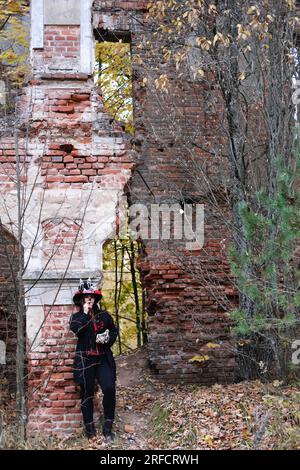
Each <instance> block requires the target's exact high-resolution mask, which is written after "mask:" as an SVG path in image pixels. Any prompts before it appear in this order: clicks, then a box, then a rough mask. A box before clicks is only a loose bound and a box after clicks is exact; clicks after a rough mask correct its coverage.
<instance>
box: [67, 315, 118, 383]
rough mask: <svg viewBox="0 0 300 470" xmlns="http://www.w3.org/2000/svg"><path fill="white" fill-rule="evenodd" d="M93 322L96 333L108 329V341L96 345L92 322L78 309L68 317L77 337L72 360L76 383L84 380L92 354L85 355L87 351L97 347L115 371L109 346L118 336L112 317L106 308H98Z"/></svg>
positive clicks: (95, 349) (94, 349)
mask: <svg viewBox="0 0 300 470" xmlns="http://www.w3.org/2000/svg"><path fill="white" fill-rule="evenodd" d="M95 322H96V326H97V333H103V332H104V331H105V330H106V329H108V330H109V341H108V343H106V344H101V345H98V346H97V343H96V332H95V330H94V322H93V320H92V318H91V317H90V316H89V315H87V314H85V313H83V312H82V311H80V312H77V313H74V314H73V315H71V318H70V329H71V330H72V331H73V333H75V334H76V336H77V338H78V340H77V346H76V352H75V360H74V380H75V382H77V383H82V382H83V381H84V375H85V370H86V369H87V368H88V367H89V363H90V361H91V357H92V356H91V357H89V356H88V355H87V352H88V351H97V349H98V348H99V352H100V354H101V357H104V356H105V357H106V359H107V360H108V362H109V363H110V365H111V367H112V368H113V369H114V371H115V361H114V358H113V355H112V352H111V350H110V348H111V346H112V345H113V344H114V342H115V341H116V339H117V337H118V329H117V327H116V326H115V324H114V321H113V318H112V317H111V315H110V314H109V313H108V312H107V311H106V310H101V311H100V310H99V312H98V313H97V314H96V316H95Z"/></svg>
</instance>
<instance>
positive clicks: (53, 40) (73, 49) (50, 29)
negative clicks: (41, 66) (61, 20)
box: [43, 25, 80, 59]
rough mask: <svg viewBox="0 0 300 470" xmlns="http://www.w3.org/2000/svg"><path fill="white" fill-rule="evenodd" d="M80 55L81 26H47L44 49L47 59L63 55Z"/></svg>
mask: <svg viewBox="0 0 300 470" xmlns="http://www.w3.org/2000/svg"><path fill="white" fill-rule="evenodd" d="M79 55H80V27H79V26H58V25H55V26H47V25H46V26H45V30H44V51H43V57H44V58H45V59H52V58H53V57H57V56H61V57H64V58H78V57H79Z"/></svg>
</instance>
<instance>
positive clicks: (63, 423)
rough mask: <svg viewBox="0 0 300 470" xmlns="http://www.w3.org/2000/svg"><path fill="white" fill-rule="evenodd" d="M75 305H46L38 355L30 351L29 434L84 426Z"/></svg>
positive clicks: (70, 430)
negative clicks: (72, 322) (76, 376)
mask: <svg viewBox="0 0 300 470" xmlns="http://www.w3.org/2000/svg"><path fill="white" fill-rule="evenodd" d="M72 310H73V307H72V306H60V305H55V306H52V307H50V306H47V305H45V308H44V312H45V320H44V324H43V327H42V330H41V345H40V346H39V348H38V352H29V354H28V361H29V370H28V373H29V375H28V376H29V390H28V414H29V422H28V432H29V434H31V435H34V434H35V433H36V431H41V432H45V431H47V432H54V433H60V432H73V431H74V430H75V429H77V428H79V427H80V426H81V425H80V423H81V413H80V400H79V392H78V390H76V387H75V384H74V381H73V360H74V353H75V344H76V341H75V339H74V334H73V333H71V332H70V331H69V318H70V315H71V313H72Z"/></svg>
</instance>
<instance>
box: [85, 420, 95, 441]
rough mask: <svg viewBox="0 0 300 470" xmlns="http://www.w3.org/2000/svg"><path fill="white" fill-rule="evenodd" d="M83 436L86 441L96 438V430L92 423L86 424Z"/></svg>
mask: <svg viewBox="0 0 300 470" xmlns="http://www.w3.org/2000/svg"><path fill="white" fill-rule="evenodd" d="M85 434H86V437H87V438H88V439H92V438H93V437H95V436H96V429H95V425H94V423H88V424H86V425H85Z"/></svg>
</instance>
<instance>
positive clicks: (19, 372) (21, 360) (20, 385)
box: [15, 129, 26, 441]
mask: <svg viewBox="0 0 300 470" xmlns="http://www.w3.org/2000/svg"><path fill="white" fill-rule="evenodd" d="M15 149H16V176H17V200H18V251H19V270H18V282H17V285H18V299H17V351H16V382H17V383H16V385H17V397H16V398H17V401H16V406H17V422H18V437H19V438H20V440H21V441H24V439H25V436H26V400H25V341H24V321H25V305H24V298H23V292H24V286H23V278H22V272H23V256H22V229H21V224H22V215H21V178H20V156H19V148H18V131H17V129H15Z"/></svg>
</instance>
